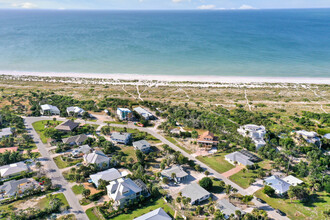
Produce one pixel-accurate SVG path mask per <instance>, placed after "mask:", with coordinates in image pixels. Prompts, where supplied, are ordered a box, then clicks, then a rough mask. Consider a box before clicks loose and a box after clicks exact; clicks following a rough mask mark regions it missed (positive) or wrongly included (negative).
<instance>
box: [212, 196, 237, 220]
mask: <svg viewBox="0 0 330 220" xmlns="http://www.w3.org/2000/svg"><path fill="white" fill-rule="evenodd" d="M216 207H217V208H218V209H220V210H221V211H222V212H223V213H224V214H225V215H227V216H230V215H231V214H235V211H236V210H240V211H241V209H239V208H237V207H236V206H234V205H233V204H231V203H230V202H229V201H228V200H227V199H221V200H219V201H218V202H217V205H216Z"/></svg>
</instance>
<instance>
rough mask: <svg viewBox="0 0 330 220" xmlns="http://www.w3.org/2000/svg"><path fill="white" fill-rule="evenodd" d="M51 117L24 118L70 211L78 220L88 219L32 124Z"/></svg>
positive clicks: (41, 159) (42, 161) (54, 183)
mask: <svg viewBox="0 0 330 220" xmlns="http://www.w3.org/2000/svg"><path fill="white" fill-rule="evenodd" d="M49 119H51V117H26V118H24V123H25V126H26V129H27V131H28V133H29V135H31V136H32V138H33V141H34V142H35V143H36V145H37V147H38V149H39V152H40V154H41V158H39V160H40V162H41V163H42V164H43V165H44V169H45V171H46V174H47V176H48V177H49V178H50V179H51V180H52V183H53V185H59V186H61V190H60V192H63V194H64V195H65V198H66V200H67V201H68V203H69V206H70V209H69V211H70V213H72V214H74V215H75V216H76V218H77V219H78V220H88V217H87V215H86V213H85V212H84V210H83V209H82V207H81V206H80V204H79V200H78V198H77V197H76V195H75V194H74V193H73V191H72V189H71V187H70V186H69V184H68V182H67V181H66V180H65V179H64V177H63V175H62V173H61V171H60V170H59V168H58V167H57V166H56V164H55V162H54V160H53V158H52V157H50V154H49V152H48V149H47V147H46V146H45V145H44V144H43V143H42V142H41V140H40V137H39V135H38V134H37V132H36V131H35V130H34V128H33V126H32V124H33V123H34V122H36V121H40V120H49Z"/></svg>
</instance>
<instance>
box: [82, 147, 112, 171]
mask: <svg viewBox="0 0 330 220" xmlns="http://www.w3.org/2000/svg"><path fill="white" fill-rule="evenodd" d="M84 162H85V163H87V164H96V165H97V166H98V167H99V168H101V169H103V168H107V167H109V165H110V158H109V157H107V156H106V155H105V154H104V153H103V152H102V151H98V150H97V151H94V152H92V153H89V154H85V155H84Z"/></svg>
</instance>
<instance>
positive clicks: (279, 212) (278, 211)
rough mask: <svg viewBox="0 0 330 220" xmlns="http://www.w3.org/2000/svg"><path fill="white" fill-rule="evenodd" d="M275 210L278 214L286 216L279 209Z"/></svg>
mask: <svg viewBox="0 0 330 220" xmlns="http://www.w3.org/2000/svg"><path fill="white" fill-rule="evenodd" d="M275 211H276V213H278V214H280V215H281V216H286V214H285V213H284V212H282V211H281V210H279V209H276V210H275Z"/></svg>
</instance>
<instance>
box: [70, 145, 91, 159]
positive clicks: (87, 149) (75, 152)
mask: <svg viewBox="0 0 330 220" xmlns="http://www.w3.org/2000/svg"><path fill="white" fill-rule="evenodd" d="M91 151H92V148H91V147H90V146H88V144H85V145H81V146H79V147H78V148H76V149H74V150H73V151H72V156H74V157H79V156H82V155H84V154H88V153H91Z"/></svg>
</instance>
